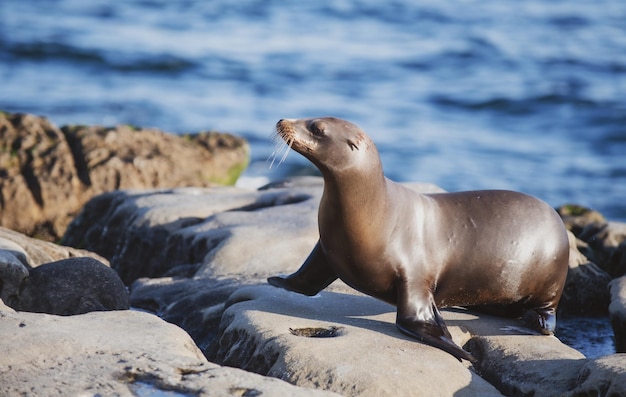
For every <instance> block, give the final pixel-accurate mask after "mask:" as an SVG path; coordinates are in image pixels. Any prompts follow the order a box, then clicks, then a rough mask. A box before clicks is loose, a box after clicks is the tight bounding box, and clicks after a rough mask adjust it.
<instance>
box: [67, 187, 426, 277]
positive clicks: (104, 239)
mask: <svg viewBox="0 0 626 397" xmlns="http://www.w3.org/2000/svg"><path fill="white" fill-rule="evenodd" d="M284 186H287V187H284ZM322 186H323V180H322V178H319V177H317V178H314V177H309V178H304V179H301V178H295V179H293V180H289V181H285V182H281V183H276V184H273V185H272V186H269V187H264V188H261V189H259V190H258V191H255V190H249V189H243V188H233V187H220V188H208V189H201V188H179V189H171V190H153V191H142V192H137V191H118V192H111V193H106V194H103V195H101V196H98V197H95V198H94V199H92V200H91V201H90V202H89V203H87V205H86V206H85V208H84V209H83V211H82V212H81V213H80V214H79V215H78V216H77V218H76V219H75V220H74V221H73V222H72V224H71V225H70V226H69V227H68V230H67V232H66V234H65V236H64V237H63V239H62V241H61V242H62V243H63V244H66V245H69V246H81V247H84V248H87V249H89V250H91V251H94V252H98V253H100V254H101V255H103V256H105V257H107V258H109V259H110V260H111V267H113V268H114V269H116V270H117V271H118V273H119V274H120V276H121V277H122V280H124V282H125V283H126V284H131V283H132V282H133V281H134V280H136V279H138V278H141V277H151V278H155V277H162V276H165V275H176V274H183V275H193V276H195V277H197V278H200V277H201V278H220V277H234V278H241V277H247V278H251V279H255V280H260V279H263V280H264V279H265V277H266V276H268V275H273V274H276V273H284V272H287V271H291V270H293V268H294V267H296V266H297V265H295V264H300V263H302V261H303V260H304V259H305V258H306V256H307V255H308V254H309V252H310V251H311V249H312V247H313V246H314V245H315V242H316V241H317V239H318V231H317V207H318V205H319V200H320V197H321V194H322ZM420 186H421V188H422V189H427V190H431V191H432V190H436V188H435V187H433V186H432V185H427V184H426V185H420ZM286 237H289V238H286ZM242 247H246V249H245V250H244V249H242ZM278 253H280V254H279V255H278Z"/></svg>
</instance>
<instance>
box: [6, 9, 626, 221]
mask: <svg viewBox="0 0 626 397" xmlns="http://www.w3.org/2000/svg"><path fill="white" fill-rule="evenodd" d="M0 109H2V110H5V111H10V112H29V113H35V114H40V115H44V116H47V117H48V118H49V119H50V120H51V121H53V122H54V123H55V124H57V125H65V124H101V125H114V124H133V125H139V126H150V127H158V128H160V129H163V130H166V131H170V132H174V133H182V132H194V131H199V130H219V131H225V132H232V133H235V134H238V135H242V136H244V137H246V138H248V139H249V141H250V143H251V148H252V160H253V161H252V164H251V166H250V168H249V170H248V171H247V172H246V174H245V175H244V178H243V181H244V182H245V181H247V182H248V183H251V184H254V183H261V182H262V181H264V180H268V179H276V178H279V177H281V176H283V175H285V174H298V173H304V174H307V173H311V172H313V169H312V166H311V165H310V164H309V163H308V162H307V161H306V160H304V159H303V158H302V157H301V156H299V155H298V154H297V153H291V154H290V155H289V156H288V157H287V160H286V161H285V163H283V164H282V165H281V166H280V167H278V168H276V167H273V168H272V169H269V162H267V158H268V157H269V156H270V154H271V153H272V151H273V150H274V144H273V143H272V141H271V140H270V136H271V134H272V132H273V129H274V124H275V123H276V121H277V120H279V119H281V118H300V117H317V116H324V115H333V116H338V117H342V118H346V119H348V120H350V121H352V122H354V123H356V124H358V125H359V126H361V127H362V128H363V129H364V130H365V131H366V132H367V133H368V134H369V135H370V136H371V137H372V138H373V139H374V141H375V142H376V144H377V146H378V147H379V150H380V152H381V156H382V159H383V164H384V167H385V173H386V174H387V175H388V176H389V177H390V178H392V179H395V180H398V181H426V182H433V183H436V184H438V185H440V186H441V187H443V188H444V189H447V190H450V191H454V190H466V189H483V188H504V189H514V190H520V191H524V192H527V193H530V194H533V195H535V196H537V197H539V198H542V199H544V200H546V201H547V202H548V203H550V204H551V205H553V206H558V205H562V204H565V203H578V204H582V205H586V206H590V207H592V208H595V209H597V210H599V211H601V212H602V213H603V214H605V216H606V217H607V218H609V219H612V220H616V221H626V1H623V0H552V1H543V0H528V1H524V2H519V1H514V0H480V1H478V0H476V1H473V0H447V1H427V0H422V1H419V0H415V1H409V0H398V1H393V0H392V1H385V2H381V1H377V0H333V1H325V0H320V1H302V0H284V1H272V0H263V1H261V0H239V1H225V0H213V1H204V0H202V1H200V0H177V1H165V0H132V1H123V2H121V1H119V2H114V1H108V0H107V1H104V0H90V1H82V0H2V1H1V2H0Z"/></svg>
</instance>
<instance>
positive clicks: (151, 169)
mask: <svg viewBox="0 0 626 397" xmlns="http://www.w3.org/2000/svg"><path fill="white" fill-rule="evenodd" d="M0 138H1V139H0V149H2V150H0V175H2V178H0V197H3V200H0V225H1V226H4V227H7V228H10V229H13V230H16V231H20V232H22V233H24V234H27V235H30V236H37V237H39V238H43V239H46V240H49V241H55V240H58V238H59V237H60V236H61V235H62V234H63V232H64V231H65V228H66V226H67V224H68V223H69V222H70V221H71V219H72V218H73V217H74V215H76V213H77V212H78V211H79V210H80V209H81V207H82V205H83V204H84V203H85V202H86V201H87V200H89V199H90V198H91V197H93V196H94V195H97V194H100V193H102V192H106V191H110V190H115V189H132V188H136V189H145V188H169V187H176V186H213V185H216V184H233V183H234V182H235V181H236V180H237V177H238V176H239V174H240V173H241V172H242V171H243V170H244V169H245V167H246V166H247V164H248V157H249V148H248V144H247V143H246V142H245V140H243V139H242V138H237V137H234V136H231V135H227V134H219V133H214V132H205V133H199V134H193V135H187V136H177V135H172V134H167V133H163V132H161V131H158V130H150V129H135V128H132V127H129V126H118V127H115V128H105V127H83V126H74V127H63V128H62V129H59V128H57V127H56V126H54V125H52V124H50V123H49V122H48V120H46V119H45V118H42V117H37V116H33V115H26V114H7V113H3V112H0Z"/></svg>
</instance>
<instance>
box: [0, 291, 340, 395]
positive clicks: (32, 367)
mask: <svg viewBox="0 0 626 397" xmlns="http://www.w3.org/2000/svg"><path fill="white" fill-rule="evenodd" d="M0 336H1V337H0V395H2V396H18V395H19V396H23V395H28V396H32V397H37V396H51V395H64V396H71V395H82V396H98V395H103V396H112V395H116V396H136V395H170V394H171V395H185V396H186V395H193V396H199V397H203V396H260V395H263V396H283V395H284V396H303V397H304V396H311V397H312V396H329V395H332V394H330V393H325V392H322V391H315V390H307V389H303V388H298V387H295V386H292V385H290V384H288V383H286V382H281V381H279V380H277V379H269V378H264V377H261V376H259V375H256V374H251V373H248V372H245V371H241V370H238V369H234V368H224V367H220V366H218V365H216V364H213V363H209V362H208V361H207V360H206V359H205V357H204V356H203V355H202V353H201V352H200V350H198V348H197V347H196V346H195V345H194V343H193V341H192V340H191V338H190V337H189V336H188V335H187V334H186V333H185V332H184V331H183V330H181V329H180V328H178V327H176V326H175V325H172V324H169V323H167V322H165V321H163V320H161V319H159V318H158V317H156V316H154V315H151V314H147V313H142V312H136V311H114V312H94V313H89V314H84V315H79V316H71V317H61V316H52V315H47V314H38V313H16V312H14V311H13V310H11V309H9V308H7V307H6V306H4V305H3V304H2V302H1V301H0Z"/></svg>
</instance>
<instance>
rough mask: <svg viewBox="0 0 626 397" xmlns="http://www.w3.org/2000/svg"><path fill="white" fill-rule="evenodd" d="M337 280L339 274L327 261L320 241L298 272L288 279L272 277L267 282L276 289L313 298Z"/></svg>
mask: <svg viewBox="0 0 626 397" xmlns="http://www.w3.org/2000/svg"><path fill="white" fill-rule="evenodd" d="M336 279H337V274H335V272H334V271H333V269H331V267H330V265H329V264H328V262H327V261H326V256H325V255H324V251H323V250H322V247H321V246H320V243H319V241H318V242H317V244H316V245H315V247H314V248H313V251H311V253H310V254H309V256H308V258H306V260H305V261H304V263H303V264H302V266H301V267H300V269H298V271H297V272H295V273H293V274H291V275H289V276H287V277H279V276H276V277H270V278H268V279H267V282H268V283H270V284H271V285H273V286H274V287H279V288H284V289H286V290H288V291H293V292H298V293H300V294H304V295H309V296H313V295H315V294H317V293H318V292H320V291H321V290H323V289H324V288H326V287H328V285H330V283H332V282H333V281H335V280H336Z"/></svg>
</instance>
